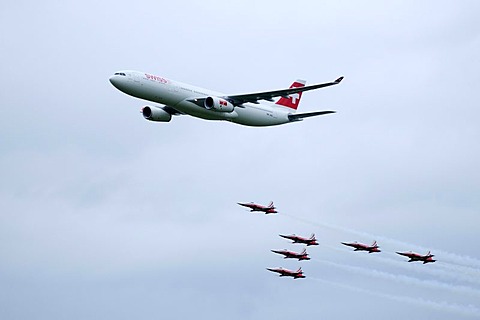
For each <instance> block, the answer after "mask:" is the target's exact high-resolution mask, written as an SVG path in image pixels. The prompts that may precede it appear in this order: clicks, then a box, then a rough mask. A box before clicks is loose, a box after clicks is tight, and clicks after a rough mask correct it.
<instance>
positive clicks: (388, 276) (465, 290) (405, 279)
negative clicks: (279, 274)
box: [312, 258, 480, 299]
mask: <svg viewBox="0 0 480 320" xmlns="http://www.w3.org/2000/svg"><path fill="white" fill-rule="evenodd" d="M312 261H315V262H319V263H323V264H327V265H330V266H333V267H335V268H340V269H343V270H347V271H351V272H354V273H357V274H361V275H366V276H369V277H378V278H382V279H385V280H393V281H397V282H400V283H404V284H406V285H408V286H412V285H413V286H420V287H424V288H430V289H443V290H447V291H450V292H452V293H456V294H467V295H470V296H473V297H475V298H478V299H480V290H478V289H475V288H471V287H468V286H460V285H452V284H449V283H445V282H441V281H437V280H423V279H418V278H415V277H411V276H406V275H399V274H393V273H389V272H384V271H380V270H376V269H367V268H362V267H357V266H350V265H345V264H341V263H336V262H332V261H328V260H321V259H316V258H315V259H312Z"/></svg>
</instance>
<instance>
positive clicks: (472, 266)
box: [282, 213, 480, 277]
mask: <svg viewBox="0 0 480 320" xmlns="http://www.w3.org/2000/svg"><path fill="white" fill-rule="evenodd" d="M282 215H283V216H286V217H289V218H291V219H294V220H298V221H301V222H303V223H306V224H310V225H315V226H319V227H325V228H329V229H333V230H336V231H341V232H345V233H350V234H354V235H358V236H361V237H365V238H370V239H376V240H378V241H379V242H388V243H394V244H396V245H397V246H399V247H402V248H418V250H422V251H425V252H427V251H429V249H427V248H425V247H422V246H419V245H416V244H411V243H407V242H403V241H400V240H396V239H391V238H387V237H382V236H379V235H373V234H370V233H367V232H363V231H358V230H353V229H349V228H344V227H340V226H337V225H333V224H330V223H326V222H315V221H311V220H308V219H304V218H300V217H296V216H292V215H289V214H285V213H283V214H282ZM430 250H431V251H432V252H435V254H436V255H438V256H441V257H442V261H443V263H445V264H449V265H450V266H451V268H455V267H458V268H456V269H455V270H456V271H459V272H464V271H465V270H469V271H468V272H470V273H474V274H477V275H478V276H479V277H480V260H479V259H476V258H472V257H469V256H465V255H459V254H455V253H451V252H446V251H443V250H438V249H430Z"/></svg>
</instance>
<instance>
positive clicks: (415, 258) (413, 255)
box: [397, 251, 437, 264]
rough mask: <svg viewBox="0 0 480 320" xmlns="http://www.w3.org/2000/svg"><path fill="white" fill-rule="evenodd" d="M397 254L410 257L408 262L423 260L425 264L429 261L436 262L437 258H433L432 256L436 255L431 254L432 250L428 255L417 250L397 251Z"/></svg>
mask: <svg viewBox="0 0 480 320" xmlns="http://www.w3.org/2000/svg"><path fill="white" fill-rule="evenodd" d="M397 254H399V255H401V256H405V257H408V258H410V260H408V262H413V261H422V262H423V264H425V263H429V262H432V263H433V262H435V261H437V260H433V259H432V258H433V257H434V255H433V254H430V251H428V252H427V254H426V255H424V256H422V255H421V254H419V253H415V252H412V251H409V252H397Z"/></svg>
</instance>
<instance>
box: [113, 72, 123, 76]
mask: <svg viewBox="0 0 480 320" xmlns="http://www.w3.org/2000/svg"><path fill="white" fill-rule="evenodd" d="M115 75H116V76H125V73H123V72H115Z"/></svg>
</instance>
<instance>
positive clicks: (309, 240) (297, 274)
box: [238, 201, 436, 279]
mask: <svg viewBox="0 0 480 320" xmlns="http://www.w3.org/2000/svg"><path fill="white" fill-rule="evenodd" d="M238 204H239V205H241V206H244V207H247V208H250V209H251V210H250V212H255V211H260V212H264V213H265V214H269V213H277V211H276V210H275V209H276V207H275V206H274V205H273V201H271V202H270V203H269V204H268V205H267V206H264V205H260V204H257V203H254V202H250V203H240V202H239V203H238ZM279 236H280V237H282V238H284V239H287V240H291V241H292V242H291V243H292V244H303V245H305V246H307V247H308V246H318V245H319V244H318V240H317V239H316V237H315V234H314V233H312V235H311V236H310V237H303V236H299V235H296V234H289V235H284V234H279ZM341 244H343V245H345V246H348V247H352V248H354V250H353V251H366V252H368V253H374V252H381V250H380V247H379V246H378V244H377V241H373V243H372V244H371V245H368V244H365V243H360V242H357V241H354V242H341ZM270 251H271V252H273V253H276V254H279V255H283V257H284V259H297V260H298V261H303V260H310V259H311V258H310V257H309V254H308V253H307V249H306V248H304V249H303V250H302V251H301V252H295V251H290V250H287V249H284V250H273V249H272V250H270ZM396 253H397V254H399V255H402V256H405V257H408V258H409V259H410V260H408V262H413V261H420V262H423V264H426V263H433V262H435V261H436V260H434V259H432V258H433V257H434V255H433V254H430V251H429V252H427V254H425V255H421V254H418V253H414V252H411V251H408V252H396ZM266 269H267V270H268V271H271V272H275V273H278V274H279V275H280V277H292V278H293V279H299V278H302V279H303V278H306V276H305V274H304V273H303V270H302V268H301V267H300V268H298V269H297V271H293V270H289V269H285V268H282V267H279V268H266Z"/></svg>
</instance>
